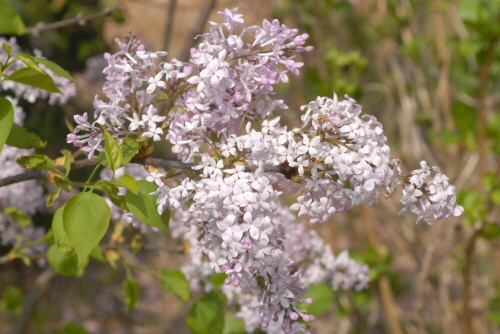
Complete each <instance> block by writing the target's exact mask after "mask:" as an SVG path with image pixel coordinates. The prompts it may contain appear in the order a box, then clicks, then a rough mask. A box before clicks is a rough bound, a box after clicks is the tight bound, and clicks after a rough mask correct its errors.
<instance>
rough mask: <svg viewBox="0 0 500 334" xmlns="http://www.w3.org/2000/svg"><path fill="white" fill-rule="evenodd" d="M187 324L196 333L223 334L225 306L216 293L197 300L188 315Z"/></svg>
mask: <svg viewBox="0 0 500 334" xmlns="http://www.w3.org/2000/svg"><path fill="white" fill-rule="evenodd" d="M186 324H187V325H188V327H189V329H190V330H191V331H192V332H193V333H194V334H221V333H222V330H223V328H224V308H223V306H222V303H221V302H220V300H219V299H218V298H217V297H215V296H214V295H207V296H205V297H203V298H202V299H200V300H199V301H197V302H196V303H195V304H194V305H193V307H191V310H189V313H188V315H187V317H186Z"/></svg>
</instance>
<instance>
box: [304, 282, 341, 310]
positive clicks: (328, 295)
mask: <svg viewBox="0 0 500 334" xmlns="http://www.w3.org/2000/svg"><path fill="white" fill-rule="evenodd" d="M308 297H309V298H312V299H313V303H312V304H301V309H305V310H308V311H309V313H310V314H312V315H316V316H319V315H322V314H324V313H325V312H327V311H328V310H329V309H330V307H331V305H332V303H333V290H332V287H331V286H329V285H327V284H324V283H322V284H318V285H309V287H308V289H307V292H306V294H305V295H304V297H303V299H305V298H308Z"/></svg>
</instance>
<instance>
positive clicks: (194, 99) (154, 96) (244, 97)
mask: <svg viewBox="0 0 500 334" xmlns="http://www.w3.org/2000/svg"><path fill="white" fill-rule="evenodd" d="M220 14H221V15H222V18H223V23H221V24H216V23H212V27H211V29H210V32H209V33H207V34H204V35H202V38H203V41H202V42H201V44H200V45H199V46H198V48H196V49H193V50H192V51H191V59H190V61H189V62H188V63H182V62H180V61H178V60H175V59H174V60H172V61H170V62H163V63H159V64H157V60H158V57H159V56H163V55H165V52H148V51H145V49H144V46H143V45H142V44H141V43H140V42H139V41H137V40H136V39H134V38H133V36H129V37H128V38H127V39H126V42H124V43H120V51H119V52H118V53H116V54H114V55H109V54H108V55H106V59H107V61H108V67H106V69H105V70H104V73H105V74H106V75H107V78H106V80H107V81H106V83H105V85H104V88H103V91H104V93H105V94H106V96H107V97H108V98H109V102H104V101H101V100H98V99H97V98H96V100H95V103H94V107H95V109H96V110H95V115H94V117H95V119H96V120H95V121H94V122H93V123H92V124H91V123H90V122H89V121H88V116H87V114H84V115H82V116H80V115H77V116H75V121H76V122H77V123H78V125H77V127H76V128H75V132H74V133H72V134H69V135H68V138H67V139H68V142H69V143H72V144H73V145H74V146H76V147H80V148H81V149H82V150H83V151H85V152H87V153H88V155H89V157H92V155H93V154H94V152H95V151H96V150H97V151H102V141H103V140H104V136H103V130H102V128H103V127H106V128H107V129H108V131H109V132H110V133H111V135H112V136H114V137H115V138H116V139H117V140H118V142H119V143H121V142H122V140H123V139H124V138H126V137H132V138H137V139H138V140H139V141H145V142H147V143H146V144H145V145H146V146H150V145H153V144H154V142H155V141H159V140H161V139H163V138H164V139H166V140H167V141H168V142H169V143H170V144H171V145H172V152H173V153H175V154H177V156H178V157H179V158H180V159H181V160H182V161H184V162H194V163H195V164H196V166H195V167H194V168H193V169H194V170H196V171H197V174H196V176H192V177H184V176H183V177H181V178H179V179H178V182H177V181H175V179H171V178H170V177H169V179H168V180H167V178H166V175H165V174H164V173H163V172H158V171H155V172H152V173H150V175H149V177H148V178H147V180H148V181H151V182H154V183H155V184H156V185H157V186H158V190H157V191H156V192H154V193H153V194H157V195H158V211H159V212H160V213H162V212H163V211H164V210H166V209H169V210H176V211H177V220H178V222H177V223H173V224H172V226H171V233H172V236H174V237H184V238H185V239H187V240H189V243H190V244H191V248H190V249H189V252H190V255H191V259H192V262H191V263H190V264H187V265H185V266H184V267H183V270H184V272H185V273H186V275H187V276H188V277H190V279H191V287H192V288H193V289H196V288H199V287H200V286H201V285H200V284H199V283H200V280H202V279H204V278H205V277H207V276H208V275H210V273H213V272H214V271H216V272H223V273H225V274H226V275H227V279H226V285H225V287H224V288H223V291H224V292H225V293H226V295H228V298H229V300H232V301H234V302H235V303H237V304H239V305H240V307H241V308H240V309H241V312H240V313H239V314H240V315H241V316H242V317H243V318H245V321H246V325H247V328H248V329H249V330H253V329H255V328H257V327H261V328H262V329H264V330H266V331H268V332H279V331H284V332H285V333H296V332H304V331H307V326H306V325H302V324H301V323H300V322H299V321H301V320H302V321H310V320H313V319H314V317H313V316H310V315H308V314H307V313H305V312H304V311H301V310H300V309H299V308H298V307H297V306H298V305H299V304H301V303H305V302H307V303H308V302H311V301H310V300H304V299H302V298H301V293H302V292H303V291H304V290H305V288H306V286H307V285H308V284H313V283H319V282H325V281H328V282H330V283H331V285H332V287H333V288H334V289H337V288H342V289H355V290H359V289H363V288H365V287H366V285H367V283H368V280H369V279H368V269H367V267H366V266H364V265H362V264H360V263H358V262H356V261H354V260H352V259H351V258H350V257H349V255H348V253H347V251H345V252H341V253H340V254H339V255H337V256H334V255H333V253H332V251H331V249H330V248H329V246H328V245H326V244H325V243H324V242H323V241H322V240H321V239H320V238H319V236H318V235H317V234H316V233H314V232H306V230H305V229H304V228H303V227H301V225H300V224H295V223H294V221H295V217H294V216H293V215H291V213H290V212H288V210H285V209H283V208H282V207H280V205H279V202H278V197H279V196H280V195H281V194H282V193H283V192H285V191H286V192H288V193H292V194H293V193H297V192H299V196H298V198H297V203H295V204H293V205H291V207H290V210H292V211H298V214H299V216H300V215H304V214H307V215H308V216H309V218H310V219H309V221H310V223H311V224H321V223H324V222H326V221H327V220H329V219H330V218H331V217H332V216H333V215H334V214H336V213H342V212H345V211H346V210H349V209H351V208H352V207H354V206H357V205H360V204H363V203H367V204H368V205H371V204H373V203H374V202H376V201H377V200H378V197H379V192H380V189H385V190H386V194H385V195H386V197H387V196H390V195H391V194H392V192H393V191H394V188H395V186H396V185H397V184H401V183H403V184H404V189H403V194H404V196H403V197H402V198H401V201H402V202H403V204H404V205H405V208H409V209H410V211H412V212H414V213H416V214H417V215H418V216H419V219H421V218H424V219H425V220H426V221H427V222H429V223H431V222H433V221H435V220H437V219H440V218H449V217H451V216H452V215H459V214H461V213H462V211H463V209H462V208H461V207H460V206H459V205H457V204H456V196H455V192H454V188H453V187H452V186H450V185H449V184H448V182H447V178H446V177H445V176H444V175H443V174H441V173H440V172H439V170H436V171H437V172H438V173H437V174H436V176H435V177H434V179H433V180H432V181H430V182H427V183H425V177H427V176H428V175H429V173H427V171H426V170H424V169H421V170H417V171H413V172H412V173H411V174H409V175H408V176H403V175H402V173H401V168H400V162H399V160H398V159H397V158H391V155H390V149H389V147H388V146H387V145H386V137H385V136H384V134H383V130H382V125H381V124H380V123H379V122H378V121H377V120H376V118H375V117H373V116H371V115H363V116H361V106H359V105H358V104H356V101H354V100H352V99H350V98H349V97H346V99H345V100H342V101H339V100H338V98H337V96H336V95H334V97H333V98H327V97H318V98H317V99H316V100H315V101H313V102H311V103H309V104H308V105H306V106H304V107H303V108H302V110H303V111H305V113H304V115H303V116H302V118H301V120H302V126H301V127H300V128H297V129H292V130H288V129H287V127H285V126H281V125H280V123H279V121H280V119H279V117H278V118H274V119H273V118H272V114H273V112H274V110H275V109H276V108H287V106H286V105H285V104H284V103H283V101H281V100H276V99H273V98H272V97H273V94H274V90H275V88H274V86H275V85H277V84H278V83H280V82H287V81H288V74H289V73H290V74H293V75H297V74H298V73H299V68H300V67H302V65H303V64H302V63H301V62H297V61H296V59H295V57H296V56H297V55H300V54H302V53H304V52H306V51H310V50H311V49H312V48H311V47H304V46H303V45H304V43H305V41H306V40H307V38H308V36H307V34H302V35H300V34H298V31H297V30H296V29H289V28H287V27H286V26H285V25H282V24H281V23H279V22H278V21H277V20H274V21H272V22H269V21H264V22H263V24H262V26H251V27H247V26H246V25H245V24H244V21H243V19H242V17H241V15H239V14H237V13H236V10H225V11H224V12H221V13H220ZM160 102H166V107H165V108H164V109H160V108H159V107H155V105H157V104H158V103H160ZM252 121H254V122H253V123H254V124H255V123H259V124H260V127H259V128H254V127H253V126H252ZM167 131H168V132H167ZM80 132H84V134H80ZM165 132H167V134H166V135H165ZM148 138H149V139H148ZM269 170H272V171H273V172H269ZM277 170H279V173H278V172H276V171H277ZM417 202H418V204H417ZM285 211H286V212H285ZM204 287H205V288H206V289H210V288H211V286H210V284H204ZM250 308H251V309H250Z"/></svg>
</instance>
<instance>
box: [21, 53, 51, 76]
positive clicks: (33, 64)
mask: <svg viewBox="0 0 500 334" xmlns="http://www.w3.org/2000/svg"><path fill="white" fill-rule="evenodd" d="M15 56H16V57H17V58H18V59H19V60H20V61H22V62H23V63H24V64H25V65H26V66H28V67H29V68H31V69H33V70H35V71H37V72H40V73H42V74H44V73H45V72H44V71H43V70H42V69H41V68H40V67H39V66H38V63H37V62H36V61H35V60H34V59H33V57H32V56H30V55H27V54H23V53H18V54H16V55H15Z"/></svg>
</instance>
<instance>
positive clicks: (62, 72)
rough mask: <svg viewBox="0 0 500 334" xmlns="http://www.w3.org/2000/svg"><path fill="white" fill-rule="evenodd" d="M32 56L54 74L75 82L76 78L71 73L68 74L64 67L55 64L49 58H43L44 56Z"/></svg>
mask: <svg viewBox="0 0 500 334" xmlns="http://www.w3.org/2000/svg"><path fill="white" fill-rule="evenodd" d="M32 58H33V59H35V60H36V61H37V62H39V63H42V64H43V65H45V67H47V68H48V69H49V70H51V71H52V72H54V73H55V74H57V75H59V76H61V77H63V78H66V79H68V80H70V81H73V82H74V83H76V80H75V79H74V78H73V77H72V76H71V75H69V73H68V72H66V70H65V69H63V68H62V67H61V66H59V65H57V64H56V63H54V62H52V61H50V60H47V59H44V58H37V57H32Z"/></svg>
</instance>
